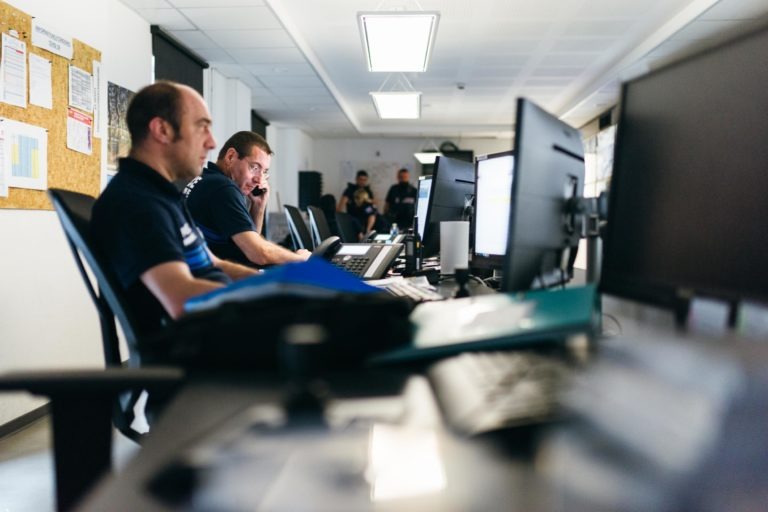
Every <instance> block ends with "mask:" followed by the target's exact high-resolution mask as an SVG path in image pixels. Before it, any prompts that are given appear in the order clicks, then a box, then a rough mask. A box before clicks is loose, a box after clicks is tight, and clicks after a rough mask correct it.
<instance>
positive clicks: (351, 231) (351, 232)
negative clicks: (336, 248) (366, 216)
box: [336, 212, 360, 244]
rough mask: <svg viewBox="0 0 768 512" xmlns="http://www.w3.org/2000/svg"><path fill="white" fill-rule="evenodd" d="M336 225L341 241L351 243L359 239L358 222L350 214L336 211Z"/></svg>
mask: <svg viewBox="0 0 768 512" xmlns="http://www.w3.org/2000/svg"><path fill="white" fill-rule="evenodd" d="M336 225H337V226H338V227H339V237H340V238H341V241H342V242H344V243H347V244H353V243H357V242H359V241H360V239H359V238H358V234H359V233H360V223H359V222H357V220H356V219H355V218H354V217H353V216H352V215H350V214H348V213H344V212H336Z"/></svg>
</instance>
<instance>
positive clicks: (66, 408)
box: [0, 367, 184, 510]
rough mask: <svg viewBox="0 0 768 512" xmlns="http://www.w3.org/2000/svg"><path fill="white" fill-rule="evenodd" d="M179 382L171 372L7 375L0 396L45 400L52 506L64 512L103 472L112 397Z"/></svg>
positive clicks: (177, 374) (173, 370)
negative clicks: (48, 408)
mask: <svg viewBox="0 0 768 512" xmlns="http://www.w3.org/2000/svg"><path fill="white" fill-rule="evenodd" d="M183 379H184V372H183V371H182V370H180V369H178V368H173V367H144V368H106V369H89V370H35V371H13V372H7V373H4V374H1V375H0V390H3V391H21V390H24V391H28V392H30V393H33V394H35V395H45V396H48V397H49V398H50V401H51V416H52V427H53V428H52V439H53V451H54V463H55V478H56V505H57V509H58V510H70V509H72V508H73V507H74V506H75V505H76V504H77V502H78V501H79V500H80V499H81V498H82V497H83V496H84V495H85V493H86V492H87V491H88V489H90V488H91V487H92V486H93V484H94V483H95V482H97V481H98V479H99V477H100V476H101V475H102V474H104V472H106V471H109V468H110V466H111V458H112V425H111V410H112V407H113V404H114V400H115V398H116V397H117V395H119V394H120V393H122V392H124V391H128V390H131V389H137V388H138V389H148V390H150V391H151V390H158V391H162V390H166V389H171V388H172V387H174V386H177V385H179V384H180V383H181V382H182V381H183Z"/></svg>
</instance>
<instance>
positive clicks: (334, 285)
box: [184, 257, 382, 313]
mask: <svg viewBox="0 0 768 512" xmlns="http://www.w3.org/2000/svg"><path fill="white" fill-rule="evenodd" d="M343 293H364V294H368V293H382V291H381V290H380V289H379V288H375V287H373V286H370V285H367V284H365V283H364V282H363V281H362V280H361V279H360V278H358V277H357V276H355V275H353V274H351V273H349V272H347V271H346V270H342V269H340V268H338V267H337V266H335V265H333V264H331V263H329V262H327V261H325V260H323V259H321V258H315V257H313V258H310V259H309V260H307V261H303V262H299V263H286V264H284V265H279V266H276V267H272V268H270V269H267V270H265V271H264V272H262V273H261V274H258V275H254V276H251V277H247V278H245V279H241V280H239V281H236V282H234V283H232V284H230V285H228V286H225V287H223V288H219V289H218V290H213V291H211V292H207V293H204V294H202V295H197V296H195V297H192V298H191V299H189V300H187V302H186V303H185V304H184V311H185V312H187V313H192V312H197V311H205V310H208V309H214V308H218V307H219V306H221V305H222V304H223V303H225V302H243V301H251V300H255V299H260V298H264V297H269V296H276V295H295V296H299V297H314V298H328V297H335V296H338V295H340V294H343Z"/></svg>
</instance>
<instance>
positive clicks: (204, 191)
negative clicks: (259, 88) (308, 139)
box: [184, 131, 312, 265]
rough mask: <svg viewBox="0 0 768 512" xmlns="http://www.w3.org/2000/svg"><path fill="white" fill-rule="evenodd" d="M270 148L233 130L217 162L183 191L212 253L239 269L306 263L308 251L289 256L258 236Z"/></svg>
mask: <svg viewBox="0 0 768 512" xmlns="http://www.w3.org/2000/svg"><path fill="white" fill-rule="evenodd" d="M272 155H273V152H272V149H271V148H270V147H269V144H267V141H266V140H264V138H263V137H262V136H261V135H259V134H258V133H254V132H249V131H242V132H237V133H236V134H234V135H233V136H232V137H230V138H229V140H227V142H225V143H224V145H223V146H222V147H221V150H220V151H219V156H218V158H217V160H216V163H213V162H208V166H207V167H206V168H205V170H203V175H202V176H200V177H198V178H195V179H194V180H192V181H191V182H190V183H189V184H188V185H187V186H186V187H185V188H184V195H186V196H187V207H188V208H189V212H190V213H191V214H192V217H193V218H194V219H195V222H196V223H197V225H198V227H199V228H200V230H201V231H202V232H203V235H205V241H206V242H207V243H208V246H209V247H210V248H211V251H212V252H213V253H214V254H215V255H216V256H218V257H219V258H223V259H227V260H232V261H236V262H238V263H242V264H244V265H274V264H278V263H288V262H291V261H305V260H306V259H308V258H309V257H310V256H311V255H312V253H310V252H309V251H307V250H305V249H300V250H299V251H297V252H295V253H294V252H291V251H289V250H288V249H284V248H283V247H280V246H279V245H277V244H274V243H272V242H270V241H268V240H266V239H265V238H264V237H263V236H261V235H260V234H259V233H260V232H261V228H262V226H263V223H264V214H265V213H266V205H267V200H268V199H269V181H268V179H269V167H270V165H271V162H272Z"/></svg>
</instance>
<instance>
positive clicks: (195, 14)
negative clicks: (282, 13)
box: [180, 6, 282, 30]
mask: <svg viewBox="0 0 768 512" xmlns="http://www.w3.org/2000/svg"><path fill="white" fill-rule="evenodd" d="M180 11H181V13H182V14H184V16H186V17H188V18H189V19H190V20H191V21H192V23H194V24H195V25H197V27H198V28H201V29H203V30H251V29H262V28H267V29H269V28H282V25H281V24H280V22H279V21H278V20H277V18H275V16H274V14H272V11H271V10H270V9H269V8H267V7H265V6H257V7H207V8H200V9H197V8H184V9H180Z"/></svg>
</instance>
